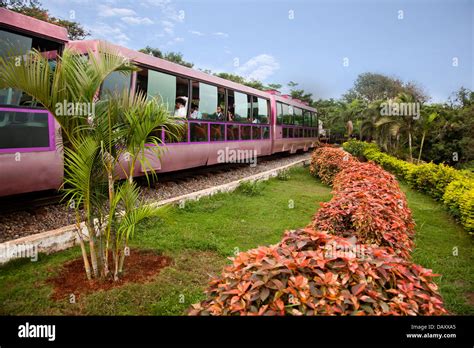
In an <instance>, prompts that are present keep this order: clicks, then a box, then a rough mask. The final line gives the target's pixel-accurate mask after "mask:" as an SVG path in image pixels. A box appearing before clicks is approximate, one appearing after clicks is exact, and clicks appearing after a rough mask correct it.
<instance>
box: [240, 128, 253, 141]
mask: <svg viewBox="0 0 474 348" xmlns="http://www.w3.org/2000/svg"><path fill="white" fill-rule="evenodd" d="M251 135H252V127H251V126H241V127H240V139H242V140H250V139H251Z"/></svg>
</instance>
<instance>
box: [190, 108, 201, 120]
mask: <svg viewBox="0 0 474 348" xmlns="http://www.w3.org/2000/svg"><path fill="white" fill-rule="evenodd" d="M191 118H194V119H197V120H200V119H202V113H201V111H199V106H198V105H197V104H191Z"/></svg>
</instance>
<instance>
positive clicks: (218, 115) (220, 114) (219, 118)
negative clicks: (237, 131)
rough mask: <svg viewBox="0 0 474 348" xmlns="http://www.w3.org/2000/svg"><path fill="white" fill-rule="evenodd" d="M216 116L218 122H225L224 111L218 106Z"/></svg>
mask: <svg viewBox="0 0 474 348" xmlns="http://www.w3.org/2000/svg"><path fill="white" fill-rule="evenodd" d="M215 116H216V120H217V121H225V116H224V111H222V107H220V106H217V109H216V113H215Z"/></svg>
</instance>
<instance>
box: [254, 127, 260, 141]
mask: <svg viewBox="0 0 474 348" xmlns="http://www.w3.org/2000/svg"><path fill="white" fill-rule="evenodd" d="M252 139H254V140H260V139H262V130H261V127H256V126H253V127H252Z"/></svg>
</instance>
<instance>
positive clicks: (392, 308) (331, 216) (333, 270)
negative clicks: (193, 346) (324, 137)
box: [189, 147, 447, 315]
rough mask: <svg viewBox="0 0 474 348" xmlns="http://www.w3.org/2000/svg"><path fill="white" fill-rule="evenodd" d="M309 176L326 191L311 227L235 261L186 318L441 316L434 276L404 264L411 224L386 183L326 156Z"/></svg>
mask: <svg viewBox="0 0 474 348" xmlns="http://www.w3.org/2000/svg"><path fill="white" fill-rule="evenodd" d="M311 172H312V173H313V174H314V175H316V176H318V177H320V178H321V180H322V181H323V182H324V183H327V184H333V186H334V191H333V193H334V197H333V199H332V200H331V201H330V202H329V203H325V204H323V207H322V209H320V210H319V212H318V213H317V214H316V215H315V217H314V219H313V221H312V223H311V225H310V226H308V227H306V228H303V229H299V230H296V231H286V232H285V234H284V236H283V239H282V240H281V241H280V242H279V243H278V244H275V245H271V246H268V247H259V248H257V249H252V250H249V251H247V252H242V253H239V254H238V255H237V256H236V257H235V258H233V259H232V261H233V262H232V265H230V266H228V267H226V268H225V269H224V271H223V272H222V275H221V276H220V277H217V278H215V279H213V280H212V281H211V282H210V286H209V288H208V289H207V295H208V297H207V299H206V300H204V301H202V302H200V303H196V304H193V306H192V308H191V309H190V311H189V313H190V314H192V315H233V314H234V315H235V314H236V315H288V314H290V315H442V314H446V313H447V311H446V309H445V308H444V306H443V302H442V299H441V296H440V295H439V293H438V286H437V285H436V283H435V282H434V279H433V278H434V277H435V276H436V274H433V272H432V271H431V270H429V269H425V268H423V267H422V266H420V265H418V264H415V263H413V262H412V261H411V256H410V254H411V251H412V248H413V245H414V243H413V240H412V239H413V236H414V232H415V230H414V221H413V219H412V216H411V212H410V210H409V209H408V205H407V202H406V198H405V196H404V194H403V193H402V192H401V190H400V189H399V186H398V183H397V182H396V180H395V178H394V177H393V175H391V174H389V173H387V172H385V171H384V170H383V169H381V168H380V167H378V166H376V165H374V164H369V163H361V162H359V161H358V160H357V159H355V158H354V157H353V156H351V155H350V154H348V153H345V152H344V151H343V150H341V149H335V148H330V147H322V148H319V149H317V150H315V151H314V153H313V158H312V162H311ZM344 237H347V238H344Z"/></svg>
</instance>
